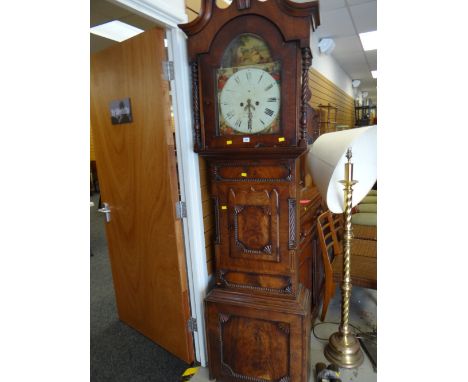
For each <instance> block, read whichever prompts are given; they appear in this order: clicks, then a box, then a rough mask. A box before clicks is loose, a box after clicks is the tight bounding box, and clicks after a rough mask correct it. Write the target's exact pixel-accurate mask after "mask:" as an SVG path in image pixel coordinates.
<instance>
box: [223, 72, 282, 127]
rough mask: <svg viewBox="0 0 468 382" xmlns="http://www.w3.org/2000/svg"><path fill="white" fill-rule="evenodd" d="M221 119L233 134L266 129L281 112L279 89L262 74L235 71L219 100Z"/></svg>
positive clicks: (266, 74)
mask: <svg viewBox="0 0 468 382" xmlns="http://www.w3.org/2000/svg"><path fill="white" fill-rule="evenodd" d="M219 103H220V108H221V115H222V116H223V118H224V121H225V122H226V124H227V125H228V126H230V127H232V128H233V129H234V130H235V131H237V132H239V133H244V134H255V133H259V132H262V131H263V130H266V129H268V127H269V126H270V125H271V124H272V123H273V122H274V121H275V120H276V118H277V116H278V113H279V109H280V88H279V85H278V83H277V81H276V80H275V79H274V78H273V77H272V76H271V75H270V74H269V73H268V72H266V71H265V70H262V69H258V68H246V69H241V70H238V71H237V72H236V73H234V74H233V75H232V76H231V77H229V79H228V80H227V82H226V84H225V85H224V87H223V89H222V90H221V96H220V99H219Z"/></svg>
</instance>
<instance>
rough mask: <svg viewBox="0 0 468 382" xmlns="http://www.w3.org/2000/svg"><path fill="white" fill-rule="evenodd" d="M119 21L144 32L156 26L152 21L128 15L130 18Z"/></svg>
mask: <svg viewBox="0 0 468 382" xmlns="http://www.w3.org/2000/svg"><path fill="white" fill-rule="evenodd" d="M120 21H122V22H124V23H127V24H130V25H133V26H134V27H137V28H140V29H143V30H145V31H146V30H148V29H151V28H153V27H155V26H156V24H155V23H154V22H153V21H151V20H148V19H146V18H144V17H141V16H139V15H130V16H127V17H124V18H121V19H120Z"/></svg>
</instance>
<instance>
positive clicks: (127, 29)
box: [91, 20, 143, 42]
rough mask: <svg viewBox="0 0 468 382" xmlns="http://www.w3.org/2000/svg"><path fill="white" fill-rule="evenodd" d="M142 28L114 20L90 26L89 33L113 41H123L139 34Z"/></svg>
mask: <svg viewBox="0 0 468 382" xmlns="http://www.w3.org/2000/svg"><path fill="white" fill-rule="evenodd" d="M141 32H143V30H141V29H139V28H136V27H134V26H132V25H128V24H125V23H123V22H121V21H118V20H114V21H110V22H108V23H105V24H101V25H97V26H95V27H92V28H91V33H93V34H96V35H98V36H101V37H105V38H108V39H110V40H114V41H118V42H121V41H124V40H127V39H129V38H130V37H133V36H136V35H137V34H140V33H141Z"/></svg>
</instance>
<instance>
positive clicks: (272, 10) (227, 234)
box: [180, 0, 319, 382]
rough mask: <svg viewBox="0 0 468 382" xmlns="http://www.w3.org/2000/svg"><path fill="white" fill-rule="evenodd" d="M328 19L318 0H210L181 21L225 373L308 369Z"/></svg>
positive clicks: (279, 380) (212, 310) (208, 310)
mask: <svg viewBox="0 0 468 382" xmlns="http://www.w3.org/2000/svg"><path fill="white" fill-rule="evenodd" d="M318 25H319V6H318V1H312V2H308V3H295V2H292V1H289V0H267V1H260V0H252V1H249V0H237V1H236V0H235V1H233V2H232V4H231V5H230V6H229V7H227V8H225V9H221V8H218V7H217V5H216V4H215V1H214V0H202V6H201V12H200V15H199V17H198V18H197V19H196V20H194V21H193V22H191V23H188V24H184V25H181V26H180V27H181V28H182V29H183V30H184V32H185V33H186V34H187V36H188V53H189V59H190V65H191V68H192V86H193V109H194V133H195V151H196V152H198V153H199V155H201V156H203V157H205V158H206V159H207V160H208V162H209V165H210V174H211V178H210V179H211V196H212V200H213V204H214V215H215V216H214V220H215V227H216V233H215V235H214V236H215V237H214V238H213V241H214V245H215V260H216V263H215V271H216V287H215V288H214V289H213V290H212V291H211V292H210V293H209V294H208V296H207V298H206V300H205V316H206V325H207V341H208V363H209V368H210V375H211V377H212V378H216V379H217V381H255V382H256V381H258V382H263V381H275V382H287V381H289V382H299V381H301V382H305V381H307V380H308V373H309V367H308V357H309V336H310V320H311V291H310V288H311V287H310V286H309V285H303V284H304V282H301V278H300V274H301V272H302V271H301V270H300V269H299V268H300V261H299V259H298V256H299V255H298V252H299V243H300V238H301V234H302V230H301V227H300V225H301V223H300V219H299V215H300V206H299V199H300V190H301V188H302V186H303V174H302V171H301V158H302V157H303V156H304V155H305V153H306V151H307V140H308V134H307V129H308V125H309V123H310V119H311V116H310V115H308V113H307V103H308V100H309V98H310V93H309V89H308V71H309V67H310V65H311V59H312V56H311V51H310V45H309V44H310V30H311V26H312V28H315V27H317V26H318ZM302 273H304V272H302ZM305 273H307V269H306V270H305Z"/></svg>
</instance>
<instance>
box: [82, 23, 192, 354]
mask: <svg viewBox="0 0 468 382" xmlns="http://www.w3.org/2000/svg"><path fill="white" fill-rule="evenodd" d="M163 39H164V31H163V30H162V29H153V30H150V31H147V32H145V33H142V34H140V35H138V36H136V37H134V38H132V39H130V40H127V41H124V42H123V43H121V44H118V45H115V46H113V47H111V48H109V49H107V50H104V51H102V52H99V53H96V54H94V55H93V56H92V57H91V125H92V127H93V133H94V142H95V149H96V159H97V166H98V170H99V181H100V185H101V190H102V195H101V197H102V201H103V202H106V203H108V204H109V207H110V210H111V211H110V213H111V214H110V221H109V222H108V223H104V222H103V224H106V233H107V240H108V245H109V256H110V260H111V266H112V276H113V282H114V289H115V296H116V300H117V308H118V314H119V318H120V319H121V320H122V321H123V322H125V323H126V324H128V325H129V326H131V327H133V328H134V329H136V330H138V331H139V332H141V333H142V334H144V335H145V336H147V337H149V338H150V339H151V340H153V341H154V342H156V343H157V344H159V345H160V346H162V347H163V348H165V349H166V350H168V351H170V352H171V353H173V354H174V355H176V356H177V357H179V358H180V359H182V360H184V361H185V362H187V363H191V362H193V361H194V350H193V338H192V334H191V333H190V332H189V330H188V328H187V322H188V319H189V317H190V311H189V300H188V287H187V276H186V265H185V255H184V247H183V235H182V226H181V222H180V220H176V218H175V203H176V201H177V200H178V189H177V172H176V157H175V155H174V140H173V134H172V128H171V119H170V109H169V108H170V101H169V84H168V83H167V81H165V80H163V76H162V61H163V60H165V59H166V58H165V49H164V43H163ZM125 98H130V105H131V112H132V117H133V118H132V122H130V123H129V122H127V123H123V124H112V123H111V114H110V110H109V103H110V102H112V101H115V100H119V99H125Z"/></svg>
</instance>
